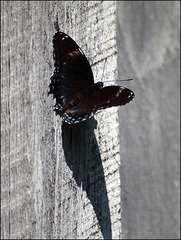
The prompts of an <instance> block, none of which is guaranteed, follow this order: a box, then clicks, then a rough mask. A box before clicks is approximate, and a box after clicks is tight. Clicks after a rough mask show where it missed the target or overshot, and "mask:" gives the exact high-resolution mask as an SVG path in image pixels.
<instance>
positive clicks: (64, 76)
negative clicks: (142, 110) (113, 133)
mask: <svg viewBox="0 0 181 240" xmlns="http://www.w3.org/2000/svg"><path fill="white" fill-rule="evenodd" d="M53 47H54V54H53V56H54V66H55V70H54V74H53V76H52V77H51V83H50V85H49V87H50V90H49V94H53V95H54V98H56V104H55V110H56V111H59V112H61V113H63V120H64V121H65V122H67V123H69V124H73V123H77V122H81V121H84V120H86V119H87V118H89V117H91V116H92V114H93V113H95V112H96V111H97V110H100V109H104V108H107V107H112V106H121V105H124V104H126V103H128V102H130V101H131V100H132V99H133V97H134V93H133V92H132V91H131V90H129V89H127V88H124V87H120V86H108V87H103V83H102V82H98V83H94V78H93V73H92V70H91V67H90V64H89V62H88V60H87V58H86V57H85V55H84V53H83V51H82V50H81V49H80V48H79V46H78V45H77V44H76V43H75V42H74V40H73V39H71V38H70V37H69V36H68V35H66V34H65V33H63V32H57V33H56V34H55V35H54V38H53Z"/></svg>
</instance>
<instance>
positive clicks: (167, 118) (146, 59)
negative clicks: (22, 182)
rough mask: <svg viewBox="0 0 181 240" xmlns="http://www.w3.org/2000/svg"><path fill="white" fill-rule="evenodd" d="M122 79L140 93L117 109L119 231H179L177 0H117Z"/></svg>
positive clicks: (126, 234) (150, 234) (146, 234)
mask: <svg viewBox="0 0 181 240" xmlns="http://www.w3.org/2000/svg"><path fill="white" fill-rule="evenodd" d="M117 13H118V14H117V15H118V24H117V26H118V28H117V32H118V49H119V50H118V61H119V64H118V69H119V79H124V78H134V81H131V82H130V83H127V84H126V86H129V87H130V88H131V89H133V90H134V92H135V100H134V101H133V103H132V105H131V106H129V107H128V108H127V109H126V110H125V111H124V114H123V112H122V111H121V110H122V109H120V115H119V116H120V138H121V139H120V140H121V143H120V144H121V168H120V169H121V171H120V174H121V190H122V191H121V193H122V194H121V197H122V218H121V219H122V233H123V238H124V239H125V238H126V239H137V238H139V239H140V238H142V239H166V238H167V239H168V238H169V239H173V238H176V239H178V238H179V237H180V220H179V219H180V190H179V189H180V188H179V186H180V42H179V35H180V23H179V19H180V2H176V1H175V2H172V1H165V2H164V1H163V2H162V1H154V2H152V1H144V2H143V1H133V2H125V1H120V2H118V3H117Z"/></svg>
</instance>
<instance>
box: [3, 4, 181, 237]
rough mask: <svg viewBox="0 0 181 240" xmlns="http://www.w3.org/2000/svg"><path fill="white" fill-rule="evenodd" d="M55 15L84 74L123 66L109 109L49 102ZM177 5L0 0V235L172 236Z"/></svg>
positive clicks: (98, 76) (107, 73)
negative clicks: (77, 111) (118, 102)
mask: <svg viewBox="0 0 181 240" xmlns="http://www.w3.org/2000/svg"><path fill="white" fill-rule="evenodd" d="M57 15H58V21H59V25H60V29H61V31H64V32H66V33H67V34H69V35H70V36H71V37H72V38H73V39H75V40H76V42H77V43H78V44H79V46H80V47H81V48H82V50H83V51H84V52H85V54H86V56H87V57H88V59H89V61H90V63H91V65H92V69H93V72H94V77H95V81H96V82H97V81H101V80H102V81H105V80H114V79H116V78H118V79H125V78H131V77H132V78H134V81H131V82H124V83H122V84H121V85H124V86H126V87H129V88H130V89H132V90H133V91H134V92H135V95H136V98H135V100H134V101H133V102H132V103H130V104H129V105H127V106H126V107H122V108H120V109H119V113H118V108H111V109H107V110H104V111H102V112H100V113H98V114H96V115H95V116H94V117H93V118H92V119H90V120H87V121H86V122H83V123H81V124H76V125H74V126H70V125H67V124H65V123H63V124H62V120H61V118H60V117H59V116H57V115H55V113H54V112H53V105H54V100H53V99H52V96H49V97H48V96H47V93H48V85H49V83H50V77H51V75H52V73H53V69H54V66H53V46H52V39H53V35H54V33H55V28H54V21H55V20H56V16H57ZM179 16H180V12H179V3H178V2H163V3H161V2H145V3H143V2H124V1H123V2H116V1H112V2H111V1H102V2H101V1H34V2H33V1H29V2H28V1H2V2H1V108H2V111H1V238H2V239H9V238H14V239H17V238H31V239H42V238H43V239H60V238H63V239H70V238H72V239H80V238H94V239H101V238H105V239H111V238H113V239H118V238H121V237H122V236H123V238H134V239H136V238H178V237H179V212H180V211H179V210H180V209H179V160H180V157H179V145H180V142H179V141H180V136H179V120H180V119H179V116H180V112H179V93H180V92H179V91H180V90H179V87H180V82H179V77H180V72H179V68H180V60H179V59H180V55H179V54H180V53H179V51H180V45H179V31H180V26H179V24H178V23H179ZM116 40H117V42H116ZM105 59H107V61H105ZM104 65H105V70H104V73H103V68H104ZM117 72H118V74H117ZM110 84H111V83H107V85H110ZM120 163H121V165H120ZM120 179H121V182H120ZM121 199H122V200H121ZM121 202H122V203H121Z"/></svg>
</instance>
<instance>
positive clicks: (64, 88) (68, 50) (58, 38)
mask: <svg viewBox="0 0 181 240" xmlns="http://www.w3.org/2000/svg"><path fill="white" fill-rule="evenodd" d="M53 48H54V51H53V55H54V66H55V71H54V74H53V76H52V77H51V83H50V91H49V94H53V95H54V97H55V98H56V100H57V103H56V108H57V109H58V110H63V109H66V108H67V107H68V106H69V103H70V102H71V100H72V98H74V97H76V95H77V92H79V91H83V90H84V89H85V88H86V87H87V86H90V85H93V84H94V78H93V73H92V70H91V67H90V64H89V62H88V60H87V58H86V56H85V55H84V53H83V51H82V50H81V49H80V48H79V46H78V45H77V44H76V43H75V41H74V40H73V39H72V38H70V37H69V36H68V35H67V34H65V33H63V32H57V33H56V34H55V35H54V37H53Z"/></svg>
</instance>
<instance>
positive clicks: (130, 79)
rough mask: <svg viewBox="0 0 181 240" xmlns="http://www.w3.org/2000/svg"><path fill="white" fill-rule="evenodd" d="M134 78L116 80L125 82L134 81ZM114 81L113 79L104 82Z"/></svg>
mask: <svg viewBox="0 0 181 240" xmlns="http://www.w3.org/2000/svg"><path fill="white" fill-rule="evenodd" d="M132 80H133V79H132V78H128V79H121V80H116V82H124V81H132ZM112 81H113V80H112ZM112 81H111V80H107V81H104V82H112Z"/></svg>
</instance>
